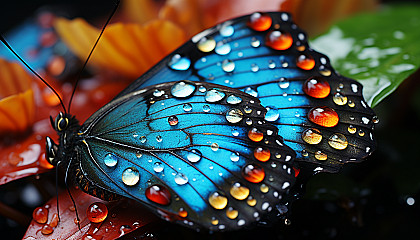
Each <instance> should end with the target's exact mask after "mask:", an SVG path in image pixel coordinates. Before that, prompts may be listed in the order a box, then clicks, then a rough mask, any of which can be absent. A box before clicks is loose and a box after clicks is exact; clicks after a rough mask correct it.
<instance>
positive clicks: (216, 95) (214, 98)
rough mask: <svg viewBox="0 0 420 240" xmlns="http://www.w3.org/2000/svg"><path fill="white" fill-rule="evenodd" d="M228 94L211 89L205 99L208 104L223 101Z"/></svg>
mask: <svg viewBox="0 0 420 240" xmlns="http://www.w3.org/2000/svg"><path fill="white" fill-rule="evenodd" d="M225 96H226V94H225V93H224V92H222V91H219V90H217V89H211V90H209V91H207V93H206V96H205V97H204V98H205V99H206V101H207V102H218V101H220V100H222V99H223V98H224V97H225Z"/></svg>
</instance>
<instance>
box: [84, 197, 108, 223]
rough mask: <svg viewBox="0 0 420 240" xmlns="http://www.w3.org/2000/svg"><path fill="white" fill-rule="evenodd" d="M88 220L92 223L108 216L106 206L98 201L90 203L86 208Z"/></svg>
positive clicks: (99, 221) (101, 220)
mask: <svg viewBox="0 0 420 240" xmlns="http://www.w3.org/2000/svg"><path fill="white" fill-rule="evenodd" d="M86 215H87V217H88V219H89V221H91V222H93V223H101V222H103V221H104V220H105V219H106V217H107V216H108V208H107V207H106V205H105V204H103V203H100V202H95V203H92V204H91V205H90V206H89V207H88V208H87V210H86Z"/></svg>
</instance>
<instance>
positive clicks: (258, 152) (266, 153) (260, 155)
mask: <svg viewBox="0 0 420 240" xmlns="http://www.w3.org/2000/svg"><path fill="white" fill-rule="evenodd" d="M270 156H271V153H270V150H269V149H265V148H262V147H257V148H255V150H254V157H255V158H256V159H257V160H258V161H261V162H267V161H268V160H269V159H270Z"/></svg>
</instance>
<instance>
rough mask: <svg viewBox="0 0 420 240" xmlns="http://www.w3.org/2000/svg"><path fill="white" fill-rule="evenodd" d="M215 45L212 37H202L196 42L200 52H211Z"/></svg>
mask: <svg viewBox="0 0 420 240" xmlns="http://www.w3.org/2000/svg"><path fill="white" fill-rule="evenodd" d="M215 47H216V41H215V40H214V39H213V38H212V37H209V38H207V37H203V38H202V39H200V41H199V42H198V43H197V48H198V49H199V50H200V51H202V52H211V51H213V49H214V48H215Z"/></svg>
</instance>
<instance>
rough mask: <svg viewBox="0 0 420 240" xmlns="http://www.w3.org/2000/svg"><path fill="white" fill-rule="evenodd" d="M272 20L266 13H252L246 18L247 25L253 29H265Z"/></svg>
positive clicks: (269, 25)
mask: <svg viewBox="0 0 420 240" xmlns="http://www.w3.org/2000/svg"><path fill="white" fill-rule="evenodd" d="M272 23H273V20H272V19H271V17H270V15H268V14H267V13H259V12H256V13H253V14H252V15H251V16H250V17H249V20H248V27H250V28H251V29H253V30H255V31H260V32H261V31H266V30H268V29H269V28H270V27H271V24H272Z"/></svg>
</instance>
